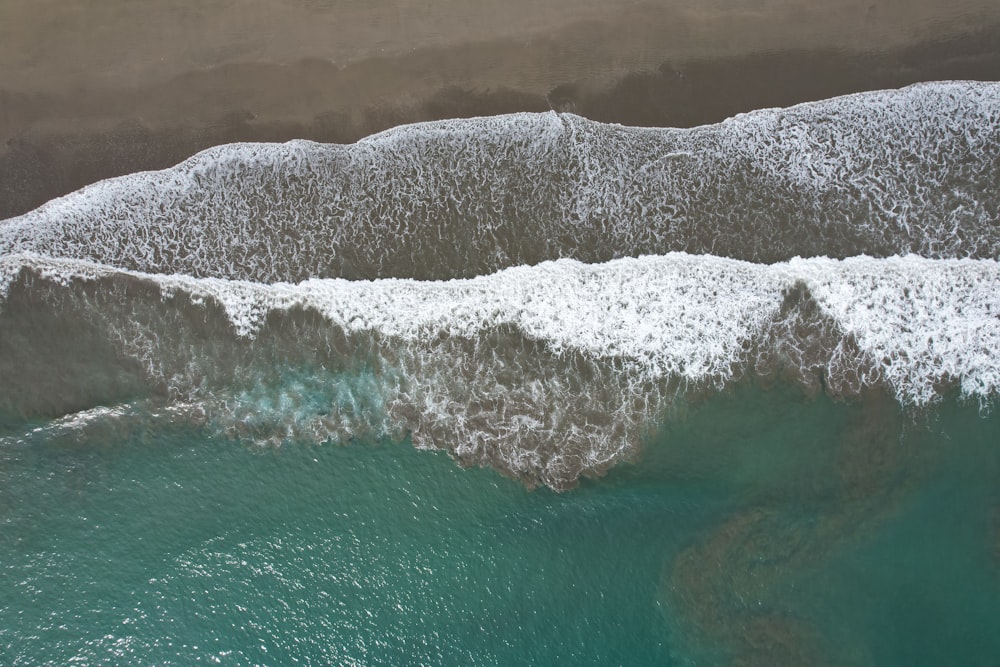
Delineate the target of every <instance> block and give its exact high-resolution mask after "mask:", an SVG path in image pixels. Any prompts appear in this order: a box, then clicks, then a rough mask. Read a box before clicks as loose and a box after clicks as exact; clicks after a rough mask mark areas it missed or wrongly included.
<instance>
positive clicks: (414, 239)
mask: <svg viewBox="0 0 1000 667" xmlns="http://www.w3.org/2000/svg"><path fill="white" fill-rule="evenodd" d="M998 182H1000V84H997V83H974V82H947V83H933V84H920V85H916V86H911V87H909V88H905V89H902V90H894V91H880V92H872V93H861V94H856V95H849V96H846V97H840V98H835V99H832V100H826V101H822V102H815V103H809V104H804V105H799V106H796V107H792V108H789V109H769V110H762V111H756V112H753V113H749V114H743V115H740V116H737V117H735V118H732V119H730V120H727V121H725V122H723V123H720V124H718V125H712V126H704V127H699V128H693V129H689V130H676V129H643V128H627V127H621V126H614V125H604V124H601V123H596V122H592V121H588V120H586V119H583V118H580V117H577V116H572V115H567V114H555V113H547V114H513V115H508V116H497V117H490V118H477V119H468V120H454V121H442V122H435V123H423V124H418V125H410V126H403V127H399V128H395V129H393V130H389V131H387V132H383V133H381V134H378V135H374V136H372V137H369V138H368V139H365V140H362V141H359V142H357V143H356V144H352V145H347V146H339V145H320V144H314V143H309V142H303V141H294V142H289V143H287V144H281V145H277V144H232V145H227V146H220V147H216V148H213V149H210V150H207V151H205V152H203V153H200V154H198V155H196V156H195V157H193V158H191V159H189V160H187V161H185V162H183V163H181V164H180V165H178V166H177V167H175V168H173V169H168V170H164V171H159V172H146V173H141V174H133V175H130V176H125V177H122V178H118V179H112V180H109V181H104V182H101V183H98V184H95V185H92V186H90V187H88V188H84V189H83V190H81V191H79V192H77V193H74V194H71V195H68V196H66V197H63V198H61V199H58V200H54V201H52V202H50V203H48V204H46V205H45V206H43V207H41V208H40V209H38V210H36V211H33V212H31V213H28V214H26V215H24V216H21V217H19V218H14V219H11V220H9V221H6V222H4V223H0V254H10V253H16V252H35V253H40V254H45V255H49V256H54V257H69V258H76V259H88V260H92V261H96V262H100V263H104V264H108V265H112V266H116V267H119V268H126V269H131V270H139V271H146V272H153V273H167V274H169V273H185V274H189V275H195V276H206V277H207V276H211V277H219V278H229V279H246V280H253V281H257V282H275V281H294V282H297V281H300V280H302V279H305V278H309V277H348V278H359V277H367V278H374V277H393V276H396V277H419V278H448V277H465V276H471V275H480V274H486V273H492V272H494V271H496V270H499V269H502V268H506V267H509V266H515V265H519V264H534V263H538V262H539V261H543V260H546V259H556V258H560V257H574V258H576V259H580V260H582V261H587V262H598V261H606V260H609V259H613V258H616V257H622V256H637V255H642V254H665V253H667V252H670V251H686V252H691V253H697V254H715V255H720V256H727V257H733V258H738V259H746V260H750V261H775V260H780V259H789V258H791V257H793V256H796V255H800V256H823V255H828V256H838V257H844V256H852V255H858V254H869V255H873V256H888V255H894V254H900V255H905V254H907V253H917V254H921V255H923V256H928V257H933V258H952V257H967V256H971V257H980V258H997V257H998V256H1000V227H998V226H997V224H996V222H997V220H998V219H1000V189H998V188H997V183H998Z"/></svg>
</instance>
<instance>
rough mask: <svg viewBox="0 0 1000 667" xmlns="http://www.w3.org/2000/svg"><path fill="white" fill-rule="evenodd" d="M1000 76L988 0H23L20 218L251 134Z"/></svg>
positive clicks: (998, 23)
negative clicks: (78, 192) (96, 185)
mask: <svg viewBox="0 0 1000 667" xmlns="http://www.w3.org/2000/svg"><path fill="white" fill-rule="evenodd" d="M997 78H1000V6H997V5H996V4H995V3H991V2H987V1H984V0H963V1H962V2H959V3H957V4H956V3H951V2H943V0H921V1H920V2H905V3H904V2H873V3H869V2H838V3H812V2H803V1H802V0H786V1H782V2H758V3H734V2H732V1H730V0H722V1H715V2H710V3H703V2H700V3H695V2H687V1H680V0H674V1H660V2H631V1H629V2H617V3H610V4H609V3H602V2H596V1H593V0H559V1H557V2H549V3H544V5H542V6H539V5H537V4H536V3H502V2H498V1H491V2H485V3H459V2H454V1H452V0H439V1H438V2H433V3H431V2H410V1H406V0H384V1H382V2H374V3H368V2H353V1H348V0H343V1H336V2H312V1H308V2H307V1H306V0H294V1H284V2H282V1H279V0H261V1H259V2H253V3H233V2H225V1H222V0H216V1H214V2H207V3H199V4H198V5H197V6H195V5H193V4H192V3H188V2H181V1H179V0H175V1H172V2H160V3H155V4H153V3H140V4H136V3H124V2H119V1H113V0H102V1H101V2H98V3H83V2H79V1H71V2H50V1H48V0H46V1H44V2H20V1H15V2H7V3H4V5H3V7H2V8H0V193H2V194H0V219H3V218H6V217H10V216H14V215H18V214H20V213H23V212H25V211H27V210H30V209H32V208H34V207H36V206H38V205H40V204H42V203H43V202H45V201H46V200H48V199H50V198H52V197H55V196H59V195H63V194H66V193H68V192H71V191H73V190H75V189H77V188H79V187H82V186H84V185H86V184H88V183H92V182H95V181H97V180H100V179H103V178H108V177H111V176H117V175H121V174H126V173H130V172H134V171H139V170H146V169H158V168H163V167H167V166H169V165H172V164H175V163H177V162H178V161H180V160H182V159H184V158H186V157H188V156H190V155H192V154H193V153H195V152H197V151H199V150H202V149H204V148H207V147H209V146H213V145H217V144H220V143H228V142H234V141H286V140H288V139H293V138H305V139H312V140H316V141H321V142H351V141H354V140H356V139H358V138H360V137H362V136H365V135H368V134H371V133H373V132H377V131H380V130H383V129H386V128H389V127H392V126H395V125H398V124H401V123H408V122H415V121H424V120H435V119H441V118H449V117H467V116H479V115H493V114H499V113H507V112H514V111H546V110H549V109H555V110H557V111H571V112H574V113H577V114H580V115H583V116H586V117H589V118H592V119H595V120H601V121H607V122H619V123H623V124H629V125H649V126H678V127H685V126H693V125H699V124H704V123H710V122H716V121H718V120H721V119H723V118H726V117H728V116H731V115H733V114H736V113H740V112H744V111H749V110H752V109H755V108H762V107H769V106H785V105H790V104H794V103H797V102H803V101H810V100H816V99H822V98H826V97H831V96H834V95H839V94H844V93H849V92H854V91H860V90H871V89H878V88H888V87H897V86H902V85H906V84H909V83H913V82H917V81H925V80H934V79H987V80H993V79H997Z"/></svg>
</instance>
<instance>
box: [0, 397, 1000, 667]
mask: <svg viewBox="0 0 1000 667" xmlns="http://www.w3.org/2000/svg"><path fill="white" fill-rule="evenodd" d="M93 433H94V432H93V431H91V435H90V436H88V437H68V436H62V437H59V438H54V437H47V436H45V435H44V432H42V433H41V434H40V435H34V436H30V437H25V438H20V439H17V440H15V439H12V438H11V439H8V440H7V441H6V444H4V445H3V447H2V449H0V559H2V560H0V563H2V564H0V572H2V585H0V664H5V665H22V664H23V665H29V664H30V665H35V664H55V665H64V664H157V665H166V664H176V665H190V664H231V665H243V664H267V665H287V664H302V665H324V664H389V665H399V664H430V665H436V664H442V665H457V664H461V665H467V664H501V665H507V664H524V663H532V664H567V665H579V664H660V665H663V664H668V665H669V664H678V665H680V664H803V661H807V662H809V663H811V664H822V663H824V662H826V663H829V664H859V665H869V664H870V665H922V664H925V665H944V664H955V665H974V664H975V665H983V664H998V663H1000V560H998V559H1000V515H998V514H997V512H998V509H1000V485H998V482H1000V447H998V444H1000V438H998V435H1000V419H998V418H997V417H989V418H984V417H981V416H980V415H979V414H978V413H977V411H976V410H975V409H974V408H970V407H958V406H955V405H952V404H947V405H945V406H943V407H942V408H941V409H940V410H939V411H938V413H937V414H936V415H935V416H934V417H933V418H932V419H930V420H929V421H927V420H925V422H924V423H923V425H922V426H920V427H913V426H908V425H907V421H906V420H905V419H903V418H902V417H901V416H900V415H899V414H898V411H896V410H895V408H894V406H893V405H892V404H891V402H886V401H883V400H879V399H877V398H876V399H870V400H868V401H866V402H865V403H864V404H853V405H844V404H839V403H833V402H831V401H829V400H827V399H823V398H821V399H817V400H811V401H810V400H806V399H804V398H802V397H800V396H798V395H797V394H796V393H794V392H792V391H786V390H782V389H775V390H771V391H767V392H759V391H754V390H751V389H743V390H739V391H736V392H734V393H732V394H729V395H725V396H720V397H716V398H715V399H713V400H711V401H710V402H708V403H707V404H705V405H702V406H700V407H698V408H696V409H692V410H691V411H690V413H689V414H687V415H686V416H681V417H678V418H677V419H676V420H675V421H673V422H671V424H669V425H666V426H665V427H664V428H663V430H662V433H661V435H660V436H659V437H658V438H657V439H656V440H655V441H654V442H651V443H650V444H649V445H648V447H647V449H646V452H645V455H644V457H643V458H642V460H640V461H638V462H636V463H634V464H626V465H622V466H619V467H618V468H616V469H615V470H613V471H612V472H611V474H609V475H608V476H607V477H606V478H604V479H602V480H596V481H592V480H588V481H585V482H584V483H583V484H582V485H581V486H580V487H579V488H578V489H575V490H573V491H570V492H567V493H562V494H557V493H554V492H551V491H548V490H546V489H541V490H536V491H532V492H528V491H526V490H524V489H523V488H522V487H520V486H519V485H518V484H517V483H515V482H513V481H510V480H507V479H504V478H502V477H499V476H498V475H497V474H495V473H494V472H492V471H490V470H483V469H477V470H463V469H460V468H458V467H457V466H455V464H454V463H453V462H452V461H451V460H450V459H449V458H448V457H447V456H446V455H444V454H441V453H432V452H422V451H416V450H414V449H413V448H412V447H411V446H409V445H408V444H407V443H400V444H389V443H382V444H378V445H371V444H367V445H366V444H352V445H350V446H338V445H332V444H328V445H322V446H315V445H306V444H301V445H297V444H295V443H290V444H288V445H286V446H284V447H283V448H281V449H280V450H271V451H265V452H261V451H257V450H254V449H253V448H252V447H249V446H247V445H246V444H244V443H240V442H238V441H234V440H227V439H220V438H213V437H211V436H209V435H207V434H206V433H205V432H202V431H200V430H197V429H193V428H189V427H188V428H181V427H177V426H171V425H170V424H164V423H160V422H156V421H151V422H143V421H142V420H138V421H137V422H135V423H133V424H132V425H131V426H130V427H129V428H125V429H108V430H106V431H99V433H103V434H104V435H100V436H95V435H93Z"/></svg>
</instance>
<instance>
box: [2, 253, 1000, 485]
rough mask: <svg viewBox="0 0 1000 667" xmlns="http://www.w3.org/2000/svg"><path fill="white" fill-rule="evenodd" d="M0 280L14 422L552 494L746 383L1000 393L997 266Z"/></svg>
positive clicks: (930, 393) (596, 268) (852, 390)
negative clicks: (414, 452)
mask: <svg viewBox="0 0 1000 667" xmlns="http://www.w3.org/2000/svg"><path fill="white" fill-rule="evenodd" d="M0 273H2V275H3V276H6V283H7V287H6V291H5V292H4V293H5V294H6V297H5V301H4V302H3V306H2V311H0V313H2V314H0V328H2V334H3V335H2V336H0V340H2V341H12V342H13V341H20V343H19V344H13V343H12V344H10V345H2V346H0V364H2V365H3V369H4V375H5V376H6V377H10V378H12V379H13V381H12V382H9V383H6V384H5V386H4V389H3V394H2V396H0V413H7V414H9V415H22V416H25V415H26V416H31V415H49V416H51V415H55V414H65V413H66V412H70V411H74V410H82V409H86V408H89V407H92V406H94V405H100V404H109V403H113V402H115V401H119V400H127V399H131V398H135V397H147V398H153V399H156V400H161V401H167V402H169V403H174V404H184V405H189V406H191V408H190V410H189V414H190V416H191V418H192V419H195V420H201V421H208V422H210V423H211V424H213V425H214V426H215V427H217V428H219V429H221V430H222V431H224V432H226V433H228V434H230V435H233V436H236V437H241V438H247V439H250V440H253V441H255V442H260V443H272V444H277V445H280V444H281V443H282V442H285V441H287V440H290V439H292V440H298V439H305V440H312V441H324V440H327V439H334V440H337V441H348V440H351V439H352V438H368V437H381V436H388V437H394V438H401V437H404V436H405V435H407V434H409V435H410V436H411V437H412V439H413V442H414V444H415V445H416V446H418V447H433V448H443V449H447V450H448V451H450V452H451V453H452V454H453V455H454V456H455V457H456V458H457V459H458V460H459V461H461V462H462V463H464V464H468V465H483V464H490V465H493V466H495V467H497V468H498V469H500V470H501V471H503V472H505V473H507V474H509V475H512V476H515V477H518V478H520V479H522V480H524V481H526V482H527V483H529V484H539V483H542V484H548V485H550V486H553V487H555V488H565V487H567V486H571V485H572V484H574V483H575V482H576V480H577V479H578V478H579V477H580V475H597V474H600V473H602V472H603V471H605V470H606V469H607V468H608V467H610V466H611V465H613V464H614V463H615V462H617V461H619V460H622V459H628V458H631V457H633V456H635V454H636V453H637V452H638V450H639V448H640V446H641V443H642V442H643V440H644V439H645V437H646V436H647V435H648V434H649V431H650V430H651V429H655V428H656V427H657V424H658V423H659V421H660V420H662V419H664V418H666V417H667V416H668V415H669V413H670V411H671V410H672V409H674V408H675V407H678V406H679V405H680V404H682V403H683V402H685V401H687V400H691V399H692V398H693V397H694V396H697V395H699V394H700V393H703V392H706V391H717V390H721V389H723V388H725V387H727V386H730V385H732V384H733V383H734V382H737V381H739V380H740V379H741V378H746V377H750V378H757V379H758V380H760V381H765V382H766V381H768V380H769V379H773V378H778V377H781V378H784V379H791V380H793V381H795V382H797V383H798V384H800V385H801V386H803V387H804V388H805V389H806V390H810V391H826V392H828V393H830V394H833V395H836V396H854V395H857V394H859V393H860V392H862V391H863V390H865V389H866V388H868V387H874V386H879V387H887V388H888V389H890V390H891V391H892V392H894V393H895V395H896V396H897V398H898V399H899V400H900V401H901V402H902V403H903V404H905V405H908V406H913V407H921V406H926V405H928V404H930V403H933V402H934V401H935V400H936V399H937V398H938V397H940V396H941V395H942V394H943V393H944V392H946V391H950V390H951V389H953V388H954V389H957V390H959V391H960V392H961V394H962V395H963V396H964V397H965V398H967V399H973V400H978V401H980V402H981V403H982V404H983V405H986V404H988V403H989V402H991V401H992V400H994V399H995V397H996V396H997V395H998V393H1000V353H998V352H997V351H998V350H1000V266H998V264H997V262H996V261H993V260H929V259H923V258H918V257H915V256H910V257H905V258H889V259H872V258H866V257H859V258H853V259H848V260H842V261H840V260H830V259H825V258H819V259H807V260H806V259H796V260H793V261H791V262H787V263H780V264H774V265H758V264H750V263H745V262H740V261H735V260H727V259H721V258H717V257H710V256H691V255H686V254H670V255H666V256H657V257H642V258H638V259H623V260H616V261H612V262H609V263H606V264H600V265H584V264H580V263H578V262H575V261H572V260H560V261H558V262H548V263H543V264H541V265H539V266H535V267H517V268H513V269H508V270H505V271H501V272H499V273H496V274H493V275H490V276H485V277H480V278H474V279H466V280H452V281H445V282H419V281H413V280H399V279H387V280H378V281H373V282H359V281H347V280H340V279H334V280H309V281H305V282H303V283H300V284H297V285H292V284H285V283H278V284H273V285H263V284H259V283H250V282H239V281H226V280H219V279H214V278H205V279H198V278H192V277H187V276H156V275H150V274H140V273H133V272H125V271H116V270H112V269H110V268H108V267H102V266H98V265H94V264H88V263H84V262H80V261H76V260H53V259H47V258H41V257H37V256H31V255H16V256H8V257H4V258H0ZM66 339H71V340H70V343H72V342H73V341H75V344H76V346H77V347H74V345H73V344H69V345H68V347H67V340H66ZM77 348H83V349H88V350H91V352H90V354H89V355H86V356H84V355H80V354H77V352H78V351H79V350H78V349H77ZM62 350H67V351H65V352H63V351H62ZM46 377H51V378H53V381H52V382H46V381H45V378H46ZM157 397H158V398H157Z"/></svg>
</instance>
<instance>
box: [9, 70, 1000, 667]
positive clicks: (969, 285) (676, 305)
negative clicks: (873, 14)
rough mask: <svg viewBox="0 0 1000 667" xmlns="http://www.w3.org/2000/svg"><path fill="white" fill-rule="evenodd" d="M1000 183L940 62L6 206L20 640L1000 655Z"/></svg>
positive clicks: (539, 659) (152, 176)
mask: <svg viewBox="0 0 1000 667" xmlns="http://www.w3.org/2000/svg"><path fill="white" fill-rule="evenodd" d="M998 185H1000V84H994V83H974V82H937V83H926V84H918V85H914V86H910V87H907V88H903V89H899V90H886V91H876V92H869V93H859V94H854V95H849V96H845V97H838V98H833V99H830V100H824V101H818V102H810V103H806V104H801V105H798V106H795V107H791V108H787V109H765V110H759V111H754V112H751V113H746V114H741V115H738V116H736V117H734V118H731V119H729V120H727V121H724V122H722V123H719V124H716V125H706V126H701V127H696V128H691V129H668V128H632V127H624V126H620V125H608V124H602V123H598V122H595V121H591V120H587V119H584V118H582V117H579V116H575V115H572V114H569V113H556V112H550V113H542V114H529V113H520V114H512V115H504V116H493V117H484V118H474V119H465V120H453V121H436V122H430V123H421V124H416V125H406V126H400V127H397V128H394V129H391V130H388V131H386V132H383V133H380V134H377V135H373V136H371V137H368V138H366V139H363V140H361V141H359V142H356V143H354V144H348V145H335V144H316V143H312V142H307V141H293V142H288V143H285V144H228V145H222V146H218V147H216V148H212V149H209V150H207V151H204V152H202V153H199V154H197V155H195V156H194V157H192V158H190V159H188V160H186V161H185V162H182V163H181V164H179V165H177V166H176V167H174V168H171V169H167V170H163V171H157V172H142V173H136V174H132V175H128V176H124V177H120V178H115V179H111V180H107V181H102V182H99V183H97V184H94V185H91V186H88V187H86V188H84V189H82V190H80V191H78V192H75V193H72V194H70V195H67V196H65V197H62V198H59V199H56V200H53V201H51V202H49V203H47V204H45V205H44V206H42V207H41V208H39V209H36V210H35V211H32V212H30V213H27V214H25V215H22V216H20V217H17V218H12V219H9V220H7V221H3V222H0V377H2V378H3V381H2V382H0V554H2V559H0V568H2V570H3V574H4V577H3V579H4V582H5V583H4V585H3V587H2V589H0V662H2V663H4V664H11V665H22V664H23V665H29V664H53V665H61V664H74V663H79V664H122V663H142V664H147V663H148V664H178V665H186V664H193V663H209V664H233V665H242V664H275V665H279V664H307V665H309V664H311V665H325V664H359V665H361V664H365V665H367V664H389V665H396V664H448V665H450V664H512V663H533V664H667V665H717V664H732V665H786V664H787V665H802V664H810V665H822V664H829V665H920V664H926V665H941V664H963V665H964V664H995V663H997V661H998V660H1000V658H998V656H1000V492H998V489H1000V450H998V448H997V442H998V441H1000V437H998V436H1000V422H998V418H997V416H996V415H995V413H994V411H993V408H994V406H995V403H996V399H997V396H998V394H1000V353H998V350H1000V289H998V288H1000V266H998V264H997V258H998V256H1000V231H998V230H1000V227H998V225H997V221H998V220H1000V188H998V187H997V186H998Z"/></svg>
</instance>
